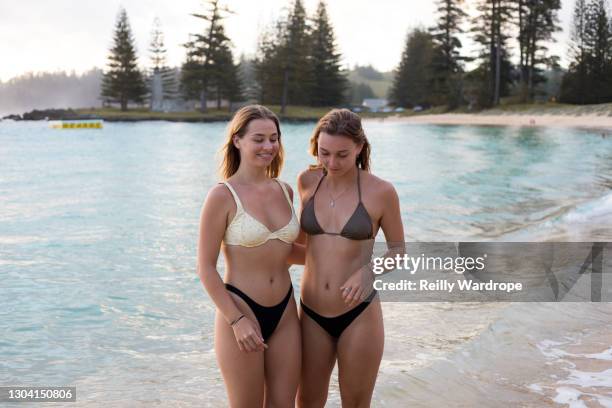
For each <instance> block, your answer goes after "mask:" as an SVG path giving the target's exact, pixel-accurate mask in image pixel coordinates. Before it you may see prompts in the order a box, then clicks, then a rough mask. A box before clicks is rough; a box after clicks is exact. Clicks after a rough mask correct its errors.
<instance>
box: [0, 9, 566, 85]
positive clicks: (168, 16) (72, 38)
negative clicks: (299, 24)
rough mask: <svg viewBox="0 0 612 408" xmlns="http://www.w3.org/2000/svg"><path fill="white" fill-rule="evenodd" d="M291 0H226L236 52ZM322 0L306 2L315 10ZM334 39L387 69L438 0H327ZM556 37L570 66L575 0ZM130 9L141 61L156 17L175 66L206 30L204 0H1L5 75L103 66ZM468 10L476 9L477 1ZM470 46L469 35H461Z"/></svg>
mask: <svg viewBox="0 0 612 408" xmlns="http://www.w3.org/2000/svg"><path fill="white" fill-rule="evenodd" d="M289 3H290V0H260V1H254V0H225V1H223V0H222V4H226V5H228V6H229V7H230V8H231V9H232V10H233V11H235V14H234V15H231V16H230V17H229V18H228V19H227V20H226V33H227V34H228V36H229V37H230V38H231V40H232V42H233V44H234V52H235V55H236V56H238V55H239V54H241V53H245V54H247V55H252V54H253V53H254V52H255V49H256V44H257V36H258V33H259V32H260V31H261V30H262V29H263V28H265V27H267V26H269V25H270V24H271V23H272V22H273V21H274V20H275V19H276V18H278V17H279V15H281V14H282V13H284V11H285V10H286V7H287V6H288V4H289ZM317 3H318V0H304V4H305V7H306V10H307V12H308V13H309V14H310V15H312V14H313V12H314V10H315V8H316V5H317ZM327 4H328V12H329V14H330V17H331V20H332V23H333V25H334V29H335V33H336V39H337V43H338V46H339V49H340V51H341V52H342V55H343V63H344V64H345V65H347V66H353V65H355V64H360V65H366V64H372V65H373V66H374V67H376V68H377V69H379V70H382V71H389V70H391V69H393V68H395V67H396V66H397V64H398V62H399V59H400V56H401V52H402V48H403V46H404V41H405V38H406V33H407V32H408V30H409V29H410V28H413V27H416V26H430V25H431V24H432V23H433V22H434V19H435V15H434V4H433V1H423V0H376V1H372V0H327ZM562 4H563V10H562V11H561V14H560V18H561V26H562V27H563V30H564V32H563V33H559V34H558V35H557V38H558V40H559V41H558V43H557V44H555V45H553V46H552V50H553V51H554V52H555V53H556V54H557V55H559V56H561V58H562V65H565V64H564V62H565V59H564V58H565V54H566V49H567V37H568V36H567V33H568V32H569V24H570V21H571V9H572V7H573V4H574V1H573V0H562ZM120 6H123V7H125V9H126V10H127V13H128V17H129V19H130V23H131V26H132V31H133V34H134V38H135V40H136V46H137V48H138V52H139V57H140V63H141V65H143V66H144V65H145V64H147V63H148V55H147V48H148V44H149V41H150V33H151V28H152V25H153V20H154V18H155V17H156V16H157V17H159V18H160V20H161V22H162V30H163V32H164V34H165V38H166V48H167V49H168V60H169V63H170V65H180V64H181V62H182V61H183V60H184V56H185V50H184V47H182V46H181V44H183V43H184V42H185V41H186V40H187V39H188V36H189V33H196V32H201V31H202V29H203V26H202V23H203V20H200V19H197V18H195V17H192V16H190V15H189V14H190V13H194V12H201V11H202V10H203V2H202V1H201V0H173V1H169V0H103V1H83V0H80V1H77V0H53V1H49V0H23V1H21V2H16V1H8V0H1V1H0V56H1V57H0V80H2V81H6V80H8V79H10V78H12V77H14V76H17V75H19V74H22V73H25V72H39V71H55V70H67V71H71V70H74V71H76V72H83V71H86V70H88V69H90V68H93V67H94V66H96V67H104V65H105V64H106V57H107V53H108V49H109V48H110V46H111V43H112V35H113V29H114V24H115V20H116V17H117V11H118V10H119V7H120ZM466 10H468V11H469V12H471V13H474V12H475V11H474V1H473V0H468V1H467V4H466ZM464 42H465V43H466V45H467V50H466V51H469V50H470V49H471V44H470V43H471V41H469V40H468V41H464Z"/></svg>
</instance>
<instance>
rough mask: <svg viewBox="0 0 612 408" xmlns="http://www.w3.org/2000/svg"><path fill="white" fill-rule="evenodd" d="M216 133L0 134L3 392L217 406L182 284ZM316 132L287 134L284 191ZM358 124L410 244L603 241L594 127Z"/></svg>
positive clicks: (5, 129)
mask: <svg viewBox="0 0 612 408" xmlns="http://www.w3.org/2000/svg"><path fill="white" fill-rule="evenodd" d="M224 126H225V125H224V124H181V123H164V122H160V123H158V122H146V123H137V124H115V123H108V124H106V125H105V128H104V130H102V131H96V130H69V131H68V130H64V131H58V130H52V129H49V128H48V127H47V124H46V123H43V122H39V123H35V122H32V123H12V122H2V123H0V278H1V279H2V284H1V286H0V333H2V336H1V337H0V384H2V385H5V384H38V385H53V384H56V385H67V384H76V385H77V386H78V387H79V390H80V394H78V395H79V397H78V398H79V399H80V400H81V398H83V399H88V400H90V401H98V402H99V401H106V402H110V403H112V402H115V403H118V404H123V405H125V404H127V403H128V402H129V401H139V402H141V403H156V402H157V403H160V402H161V401H163V402H164V403H167V402H169V401H170V402H171V401H172V400H173V399H174V401H175V402H177V403H178V402H181V401H182V402H185V403H191V402H193V403H196V402H197V401H202V400H204V401H208V403H211V404H213V405H214V404H215V401H217V402H218V401H219V400H218V398H221V400H222V399H223V398H224V390H223V386H222V382H221V380H220V378H219V374H218V372H217V370H216V368H215V363H214V354H213V353H212V351H211V348H212V338H211V334H212V332H211V327H212V319H213V313H214V308H213V305H212V303H211V302H210V301H209V300H208V298H207V296H206V294H205V293H203V290H202V288H201V284H200V283H199V280H198V278H197V276H196V274H195V245H196V238H197V236H196V234H197V223H198V215H199V208H200V205H201V203H202V200H203V198H204V196H205V194H206V191H207V190H208V188H210V186H211V185H213V184H214V183H215V182H217V178H216V168H217V162H216V161H215V157H214V153H215V152H216V151H217V150H218V148H219V146H220V145H221V143H222V140H223V131H224ZM312 127H313V124H300V125H285V126H283V140H284V143H285V148H286V151H287V157H288V160H287V163H286V167H285V170H284V172H283V175H282V178H283V179H284V180H286V181H288V182H289V183H291V184H292V185H293V186H295V178H296V176H297V174H298V173H299V171H301V170H302V169H304V168H305V167H306V166H307V165H308V164H309V163H312V159H311V158H310V157H309V156H308V154H307V149H308V139H309V137H310V132H311V130H312ZM365 128H366V131H367V133H368V135H369V137H370V140H371V142H372V147H373V171H374V173H375V174H377V175H379V176H380V177H382V178H385V179H387V180H389V181H391V182H393V184H394V185H395V187H396V189H397V190H398V193H399V196H400V201H401V207H402V216H403V220H404V225H405V231H406V237H407V239H409V240H419V241H426V240H441V241H448V240H458V239H466V240H467V239H470V240H493V239H495V240H504V239H520V240H531V239H533V240H540V239H563V240H587V241H589V240H595V239H599V240H608V241H609V240H612V195H611V193H610V189H611V187H612V139H610V138H609V137H608V138H602V137H601V136H600V134H599V133H598V132H596V131H586V130H577V129H576V130H569V129H541V128H503V127H457V126H444V127H443V126H422V125H419V126H417V125H407V124H399V123H384V122H367V123H366V124H365ZM296 283H297V282H296ZM100 398H102V399H100ZM223 405H224V404H223V403H221V404H220V406H223Z"/></svg>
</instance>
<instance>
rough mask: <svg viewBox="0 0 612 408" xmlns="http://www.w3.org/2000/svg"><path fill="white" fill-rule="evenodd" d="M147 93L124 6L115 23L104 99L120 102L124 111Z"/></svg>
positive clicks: (103, 90)
mask: <svg viewBox="0 0 612 408" xmlns="http://www.w3.org/2000/svg"><path fill="white" fill-rule="evenodd" d="M146 94H147V89H146V85H145V82H144V79H143V75H142V73H141V72H140V70H139V69H138V59H137V57H136V47H135V46H134V39H133V37H132V32H131V28H130V23H129V21H128V16H127V12H126V11H125V9H124V8H121V9H119V14H118V16H117V22H116V24H115V34H114V37H113V47H112V48H111V50H110V54H109V56H108V69H107V71H106V72H105V73H104V76H103V78H102V98H103V99H104V100H107V101H110V102H119V104H120V105H121V110H122V111H127V108H128V103H129V102H130V101H132V102H135V103H143V101H144V98H145V96H146Z"/></svg>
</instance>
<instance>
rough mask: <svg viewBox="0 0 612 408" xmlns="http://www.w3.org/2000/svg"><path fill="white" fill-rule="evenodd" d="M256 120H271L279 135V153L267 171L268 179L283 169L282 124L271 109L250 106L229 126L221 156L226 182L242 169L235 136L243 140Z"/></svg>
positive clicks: (240, 112) (239, 112) (240, 110)
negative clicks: (250, 124)
mask: <svg viewBox="0 0 612 408" xmlns="http://www.w3.org/2000/svg"><path fill="white" fill-rule="evenodd" d="M256 119H269V120H271V121H272V122H274V124H275V125H276V133H277V134H278V145H279V149H278V153H277V154H276V157H274V159H273V160H272V163H270V165H269V166H268V168H267V169H266V174H267V175H268V177H272V178H276V177H278V175H279V174H280V172H281V169H282V168H283V159H284V155H285V152H284V150H283V144H282V143H281V131H280V122H279V120H278V117H277V116H276V115H275V114H274V112H272V111H271V110H270V109H268V108H266V107H265V106H261V105H248V106H244V107H242V108H240V109H239V110H238V111H237V112H236V113H235V114H234V117H233V118H232V120H231V122H230V123H229V124H228V125H227V133H226V135H227V136H226V140H225V144H224V145H223V148H222V149H221V154H222V156H223V159H222V161H221V166H220V173H221V177H222V178H223V179H224V180H227V179H228V178H230V177H231V176H232V175H233V174H234V173H236V171H238V167H240V151H239V150H238V149H237V148H236V146H234V141H233V138H234V135H236V136H238V137H239V138H242V137H243V136H244V135H245V134H246V130H247V127H248V125H249V123H251V121H253V120H256Z"/></svg>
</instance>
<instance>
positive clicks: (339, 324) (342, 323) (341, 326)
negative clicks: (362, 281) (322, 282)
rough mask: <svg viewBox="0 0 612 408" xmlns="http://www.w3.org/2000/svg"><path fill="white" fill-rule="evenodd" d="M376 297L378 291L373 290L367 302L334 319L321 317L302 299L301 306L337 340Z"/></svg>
mask: <svg viewBox="0 0 612 408" xmlns="http://www.w3.org/2000/svg"><path fill="white" fill-rule="evenodd" d="M374 296H376V289H375V290H373V291H372V293H370V295H369V296H368V298H367V299H366V300H364V301H363V302H361V303H360V304H358V305H357V306H355V307H354V308H352V309H351V310H349V311H348V312H346V313H342V314H341V315H339V316H334V317H325V316H321V315H320V314H318V313H317V312H315V311H314V310H312V309H311V308H309V307H308V306H306V305H305V304H304V302H302V299H300V306H301V308H302V310H303V311H304V313H306V314H307V315H308V316H309V317H310V318H311V319H312V320H314V321H315V322H316V323H318V324H319V326H321V327H322V328H323V329H324V330H325V331H326V332H327V333H329V335H330V336H332V337H333V338H334V339H336V340H337V339H338V338H339V337H340V335H341V334H342V332H343V331H344V330H345V329H346V328H347V327H349V326H350V324H351V323H352V322H353V320H355V319H356V318H357V316H359V315H360V314H361V312H363V311H364V310H365V308H366V307H368V305H369V304H370V303H371V302H372V299H374Z"/></svg>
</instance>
